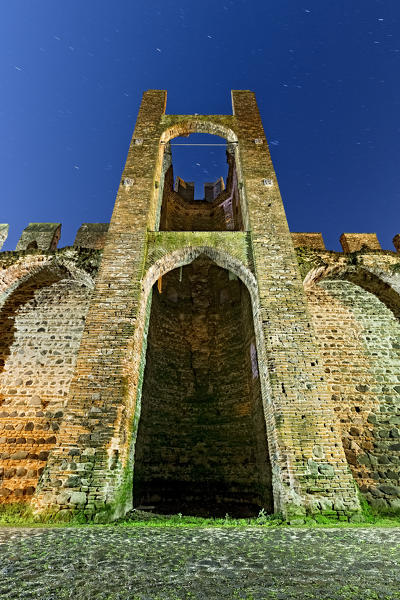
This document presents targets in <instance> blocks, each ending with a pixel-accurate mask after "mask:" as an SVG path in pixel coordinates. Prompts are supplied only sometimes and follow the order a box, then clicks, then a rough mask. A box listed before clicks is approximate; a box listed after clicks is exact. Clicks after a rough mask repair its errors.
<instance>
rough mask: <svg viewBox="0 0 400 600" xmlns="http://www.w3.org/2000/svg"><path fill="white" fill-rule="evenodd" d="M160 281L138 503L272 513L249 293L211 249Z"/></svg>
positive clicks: (161, 508)
mask: <svg viewBox="0 0 400 600" xmlns="http://www.w3.org/2000/svg"><path fill="white" fill-rule="evenodd" d="M154 287H155V289H154V291H153V302H152V312H151V318H150V327H149V337H148V346H147V357H146V368H145V373H144V383H143V394H142V409H141V416H140V424H139V430H138V438H137V442H136V455H135V467H134V469H135V470H134V477H133V492H134V500H135V505H137V506H138V505H139V506H142V505H145V506H147V507H149V506H151V507H152V508H153V510H156V511H157V512H164V513H176V512H182V513H184V514H185V513H186V514H198V515H210V514H211V515H215V516H223V515H225V514H226V513H227V512H228V513H229V514H230V515H236V516H249V515H252V514H253V515H254V514H258V512H259V510H260V509H261V508H262V507H263V508H264V509H266V510H267V511H268V512H270V511H271V510H272V508H273V500H272V482H271V472H270V463H269V458H268V448H267V443H266V432H265V419H264V415H263V411H262V405H261V389H260V383H259V374H258V365H257V357H256V354H255V352H254V347H255V346H254V345H255V339H254V327H253V318H252V312H251V303H250V297H249V293H248V291H247V290H246V288H245V286H244V285H243V283H241V282H240V280H239V279H238V278H237V277H236V276H234V275H233V274H231V273H229V272H228V271H226V270H224V269H221V268H220V267H217V266H216V265H215V263H213V262H212V261H211V260H210V259H209V258H207V257H205V256H204V255H203V256H200V257H199V258H197V259H196V260H195V261H193V262H192V263H191V264H190V265H188V266H184V267H182V268H181V269H175V270H173V271H171V272H169V273H167V275H165V276H164V277H162V279H160V280H159V283H158V287H157V285H155V286H154ZM160 291H161V293H160ZM252 345H253V346H252ZM251 351H252V352H251ZM252 353H253V354H252ZM252 359H253V365H252Z"/></svg>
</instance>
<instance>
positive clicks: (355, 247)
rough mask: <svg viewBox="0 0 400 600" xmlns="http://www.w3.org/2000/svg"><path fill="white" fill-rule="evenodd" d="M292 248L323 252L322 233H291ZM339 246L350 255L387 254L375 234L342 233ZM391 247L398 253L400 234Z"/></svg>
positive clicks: (399, 250)
mask: <svg viewBox="0 0 400 600" xmlns="http://www.w3.org/2000/svg"><path fill="white" fill-rule="evenodd" d="M291 236H292V242H293V246H294V247H295V248H311V249H312V250H325V249H326V247H325V243H324V240H323V237H322V233H315V232H312V233H308V232H300V233H297V232H296V233H294V232H292V233H291ZM340 244H341V246H342V249H343V252H344V253H346V254H350V253H352V252H360V251H362V252H368V251H369V250H373V251H379V250H381V251H382V252H387V250H383V248H382V246H381V245H380V243H379V240H378V238H377V235H376V233H342V235H341V236H340ZM393 245H394V247H395V248H396V250H397V252H400V234H399V233H398V234H397V235H395V236H394V238H393Z"/></svg>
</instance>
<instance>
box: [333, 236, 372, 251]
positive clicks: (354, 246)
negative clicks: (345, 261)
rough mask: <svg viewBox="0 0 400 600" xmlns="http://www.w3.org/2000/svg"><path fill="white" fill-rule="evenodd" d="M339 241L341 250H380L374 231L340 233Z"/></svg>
mask: <svg viewBox="0 0 400 600" xmlns="http://www.w3.org/2000/svg"><path fill="white" fill-rule="evenodd" d="M340 243H341V245H342V248H343V252H357V251H358V250H363V249H364V248H365V249H367V248H368V249H370V250H380V249H381V246H380V243H379V242H378V238H377V237H376V233H342V235H341V236H340Z"/></svg>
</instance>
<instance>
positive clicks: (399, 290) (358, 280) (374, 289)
mask: <svg viewBox="0 0 400 600" xmlns="http://www.w3.org/2000/svg"><path fill="white" fill-rule="evenodd" d="M324 280H342V281H349V282H350V283H354V284H355V285H357V286H358V287H360V288H362V289H364V290H365V291H366V292H370V293H371V294H373V295H374V296H376V297H377V298H378V300H380V301H381V302H382V303H383V304H385V305H386V306H387V308H389V309H390V310H391V311H392V312H393V314H394V315H395V317H396V318H397V319H400V282H399V281H398V280H396V277H395V275H390V274H389V273H384V272H379V273H375V272H374V271H373V270H371V269H368V268H366V267H361V266H357V265H355V266H348V265H346V266H340V267H337V266H329V267H319V268H317V269H314V270H313V271H310V272H309V273H308V274H307V276H306V278H305V280H304V286H305V287H306V288H307V287H309V286H310V285H313V284H317V283H319V282H320V281H324Z"/></svg>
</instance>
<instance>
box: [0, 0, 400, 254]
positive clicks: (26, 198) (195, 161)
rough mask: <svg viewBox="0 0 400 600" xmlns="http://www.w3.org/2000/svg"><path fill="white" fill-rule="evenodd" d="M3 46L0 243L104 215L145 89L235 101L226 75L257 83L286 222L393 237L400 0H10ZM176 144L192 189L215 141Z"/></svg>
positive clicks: (226, 104) (177, 98)
mask: <svg viewBox="0 0 400 600" xmlns="http://www.w3.org/2000/svg"><path fill="white" fill-rule="evenodd" d="M0 52H1V57H2V59H1V63H0V85H1V88H2V89H1V94H0V129H1V131H2V133H1V137H0V154H1V156H0V164H1V178H0V182H1V214H0V222H4V223H10V235H9V239H8V242H7V244H6V245H5V247H4V249H14V248H15V244H16V242H17V239H18V238H19V236H20V234H21V231H22V230H23V228H24V227H26V225H27V224H28V222H30V221H33V222H38V221H39V222H40V221H54V222H61V223H62V231H63V235H62V239H61V243H60V245H61V246H62V245H70V244H72V242H73V240H74V237H75V233H76V230H77V229H78V227H79V226H80V224H81V223H82V222H106V221H109V219H110V216H111V211H112V208H113V204H114V200H115V196H116V192H117V187H118V184H119V181H120V177H121V173H122V170H123V166H124V162H125V158H126V154H127V151H128V147H129V142H130V138H131V135H132V131H133V128H134V125H135V120H136V115H137V111H138V108H139V104H140V100H141V95H142V92H143V90H146V89H151V88H157V89H166V90H168V103H167V112H168V113H179V114H184V113H200V114H207V113H209V114H212V113H225V114H231V98H230V90H231V89H251V90H253V91H254V92H255V93H256V96H257V100H258V104H259V108H260V111H261V116H262V119H263V123H264V128H265V131H266V135H267V139H268V141H269V144H270V150H271V154H272V159H273V162H274V165H275V169H276V172H277V176H278V180H279V184H280V188H281V192H282V197H283V201H284V204H285V208H286V213H287V217H288V221H289V226H290V228H291V230H292V231H322V233H323V235H324V238H325V242H326V245H327V247H328V248H330V249H339V242H338V239H339V236H340V234H341V233H342V232H344V231H346V232H376V233H377V234H378V238H379V240H380V241H381V244H382V246H383V247H384V248H387V249H394V248H393V246H392V243H391V240H392V238H393V236H394V235H395V234H396V233H399V232H400V219H399V210H398V207H399V204H400V166H399V165H400V161H399V159H400V77H399V74H400V2H399V0H307V1H306V0H304V1H303V0H288V1H285V0H274V1H272V0H254V1H251V0H221V1H218V0H202V1H201V2H192V1H191V0H186V1H183V0H162V1H158V0H157V1H156V0H147V2H144V1H139V0H114V1H105V0H68V2H56V1H55V0H35V1H32V0H12V1H9V2H3V3H2V8H1V12H0ZM191 139H192V138H188V140H187V141H191ZM178 141H179V140H178V139H176V140H175V142H178ZM216 141H220V142H221V141H222V140H221V139H220V138H216ZM211 152H214V154H211ZM174 158H175V167H176V168H175V174H176V175H181V176H182V177H183V178H185V179H186V180H191V179H193V180H195V181H196V184H197V185H196V197H201V195H202V193H201V188H200V185H201V182H204V181H210V180H213V179H216V178H217V177H218V176H219V175H220V174H222V175H225V174H226V165H225V161H224V148H223V147H222V148H220V147H215V148H205V149H204V150H203V151H199V150H198V149H197V150H196V149H195V148H192V147H190V148H181V147H177V148H175V149H174Z"/></svg>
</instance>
